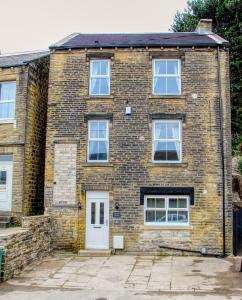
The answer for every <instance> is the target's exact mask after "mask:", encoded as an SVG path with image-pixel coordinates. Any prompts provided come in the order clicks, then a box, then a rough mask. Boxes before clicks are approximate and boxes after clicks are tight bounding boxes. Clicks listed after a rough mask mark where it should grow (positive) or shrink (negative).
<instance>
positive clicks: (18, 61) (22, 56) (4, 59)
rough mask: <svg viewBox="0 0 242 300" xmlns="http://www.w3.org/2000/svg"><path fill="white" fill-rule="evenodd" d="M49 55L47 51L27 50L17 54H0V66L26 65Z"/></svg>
mask: <svg viewBox="0 0 242 300" xmlns="http://www.w3.org/2000/svg"><path fill="white" fill-rule="evenodd" d="M47 55H49V51H39V52H28V53H19V54H12V55H11V54H9V55H0V68H8V67H17V66H23V65H27V64H28V63H30V62H32V61H33V60H36V59H38V58H41V57H44V56H47Z"/></svg>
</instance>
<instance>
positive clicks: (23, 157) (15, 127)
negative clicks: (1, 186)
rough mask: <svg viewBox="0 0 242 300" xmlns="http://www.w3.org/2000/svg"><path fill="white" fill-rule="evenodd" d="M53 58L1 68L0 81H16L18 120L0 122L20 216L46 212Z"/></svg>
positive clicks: (0, 151) (1, 149)
mask: <svg viewBox="0 0 242 300" xmlns="http://www.w3.org/2000/svg"><path fill="white" fill-rule="evenodd" d="M48 73H49V57H43V58H39V59H36V60H34V61H30V62H29V63H27V64H25V65H21V66H20V65H17V66H12V67H11V66H9V67H7V66H6V67H5V66H4V67H0V82H6V81H16V102H15V122H14V123H1V122H0V155H6V154H7V155H12V157H13V183H12V210H11V211H7V212H6V211H0V215H3V214H10V215H12V216H17V217H20V216H22V215H33V214H38V213H43V209H44V205H43V202H44V200H43V197H44V191H43V189H44V157H45V130H46V115H47V97H48V96H47V95H48Z"/></svg>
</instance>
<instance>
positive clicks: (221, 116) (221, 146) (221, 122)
mask: <svg viewBox="0 0 242 300" xmlns="http://www.w3.org/2000/svg"><path fill="white" fill-rule="evenodd" d="M217 60H218V94H219V123H220V124H219V125H220V149H221V166H222V198H223V205H222V206H223V256H224V257H225V255H226V246H225V241H226V232H225V168H224V130H223V103H222V93H221V76H220V49H219V46H218V47H217Z"/></svg>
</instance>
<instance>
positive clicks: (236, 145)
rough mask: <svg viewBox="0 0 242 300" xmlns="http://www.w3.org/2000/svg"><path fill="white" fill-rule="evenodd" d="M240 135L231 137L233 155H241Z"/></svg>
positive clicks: (241, 143) (241, 139)
mask: <svg viewBox="0 0 242 300" xmlns="http://www.w3.org/2000/svg"><path fill="white" fill-rule="evenodd" d="M241 145H242V136H238V135H237V136H234V137H233V139H232V153H233V155H235V156H237V155H242V153H241V149H240V148H241Z"/></svg>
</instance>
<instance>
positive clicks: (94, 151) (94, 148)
mask: <svg viewBox="0 0 242 300" xmlns="http://www.w3.org/2000/svg"><path fill="white" fill-rule="evenodd" d="M89 160H98V142H94V141H90V142H89Z"/></svg>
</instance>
